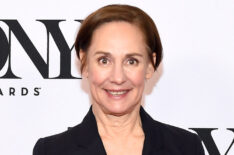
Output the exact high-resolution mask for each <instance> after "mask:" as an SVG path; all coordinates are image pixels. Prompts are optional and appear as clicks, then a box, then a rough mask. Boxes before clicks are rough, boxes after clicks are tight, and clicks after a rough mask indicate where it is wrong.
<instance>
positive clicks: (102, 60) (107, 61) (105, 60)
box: [98, 57, 109, 65]
mask: <svg viewBox="0 0 234 155" xmlns="http://www.w3.org/2000/svg"><path fill="white" fill-rule="evenodd" d="M98 62H99V63H100V64H103V65H106V64H108V63H109V60H108V59H107V58H106V57H101V58H99V59H98Z"/></svg>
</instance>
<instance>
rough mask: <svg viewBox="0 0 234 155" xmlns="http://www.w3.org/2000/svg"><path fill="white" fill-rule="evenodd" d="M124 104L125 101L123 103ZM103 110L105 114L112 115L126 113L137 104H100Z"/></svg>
mask: <svg viewBox="0 0 234 155" xmlns="http://www.w3.org/2000/svg"><path fill="white" fill-rule="evenodd" d="M123 104H126V103H123ZM102 107H103V111H104V112H105V113H106V114H110V115H114V116H122V115H125V114H128V113H131V112H132V111H133V110H134V109H135V108H137V104H133V105H128V106H126V105H124V106H123V105H122V104H120V103H117V104H116V103H112V104H111V105H107V106H105V105H102Z"/></svg>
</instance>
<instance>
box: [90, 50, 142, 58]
mask: <svg viewBox="0 0 234 155" xmlns="http://www.w3.org/2000/svg"><path fill="white" fill-rule="evenodd" d="M98 54H103V55H106V56H110V55H111V54H110V53H109V52H104V51H97V52H96V53H95V54H94V55H98ZM132 56H139V57H144V56H143V55H142V54H140V53H135V52H134V53H129V54H126V56H125V57H132Z"/></svg>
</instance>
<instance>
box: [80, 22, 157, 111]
mask: <svg viewBox="0 0 234 155" xmlns="http://www.w3.org/2000/svg"><path fill="white" fill-rule="evenodd" d="M87 53H88V54H87V61H86V66H85V68H84V72H83V75H84V76H86V77H88V81H89V86H90V92H91V98H92V104H96V105H95V106H98V107H99V108H101V109H102V111H103V112H105V113H107V114H112V115H122V114H126V113H128V112H130V111H131V110H133V109H134V108H135V107H137V106H139V105H140V104H141V99H142V94H143V90H144V85H145V80H146V79H147V78H150V77H151V76H152V74H153V72H154V68H153V66H152V64H151V63H150V61H149V58H148V54H147V51H146V46H145V41H144V37H143V34H142V32H141V31H140V29H139V28H138V27H136V26H135V25H132V24H129V23H127V22H110V23H106V24H103V25H101V26H100V27H99V28H97V29H96V30H95V31H94V33H93V37H92V41H91V45H90V47H89V49H88V52H87ZM81 54H82V53H81Z"/></svg>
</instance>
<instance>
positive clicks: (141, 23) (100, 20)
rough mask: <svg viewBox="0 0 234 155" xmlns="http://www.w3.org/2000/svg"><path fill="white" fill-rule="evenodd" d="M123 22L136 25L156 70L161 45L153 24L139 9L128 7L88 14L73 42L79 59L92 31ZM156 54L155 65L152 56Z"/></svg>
mask: <svg viewBox="0 0 234 155" xmlns="http://www.w3.org/2000/svg"><path fill="white" fill-rule="evenodd" d="M112 21H125V22H128V23H131V24H133V25H136V26H137V27H139V28H140V30H141V31H142V32H143V34H144V37H145V42H146V45H147V50H148V55H149V58H150V60H151V63H152V64H153V66H154V69H155V70H156V69H157V67H158V66H159V64H160V62H161V60H162V44H161V40H160V37H159V34H158V30H157V28H156V25H155V23H154V22H153V20H152V19H151V17H150V16H149V15H147V14H146V13H145V12H144V11H142V10H141V9H139V8H137V7H134V6H130V5H120V4H115V5H107V6H104V7H102V8H100V9H98V10H97V11H95V12H93V13H92V14H90V15H89V16H88V17H87V18H86V19H85V20H84V21H83V22H82V24H81V27H80V30H79V32H78V34H77V37H76V41H75V49H76V52H77V56H78V58H79V59H80V50H82V51H84V52H87V50H88V48H89V46H90V43H91V40H92V35H93V33H94V31H95V30H96V29H97V28H98V27H99V26H100V25H102V24H105V23H108V22H112ZM153 53H156V63H154V60H153V56H152V54H153ZM86 59H87V58H86V55H85V56H84V57H83V58H82V60H81V73H82V71H83V68H84V66H85V64H86Z"/></svg>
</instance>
